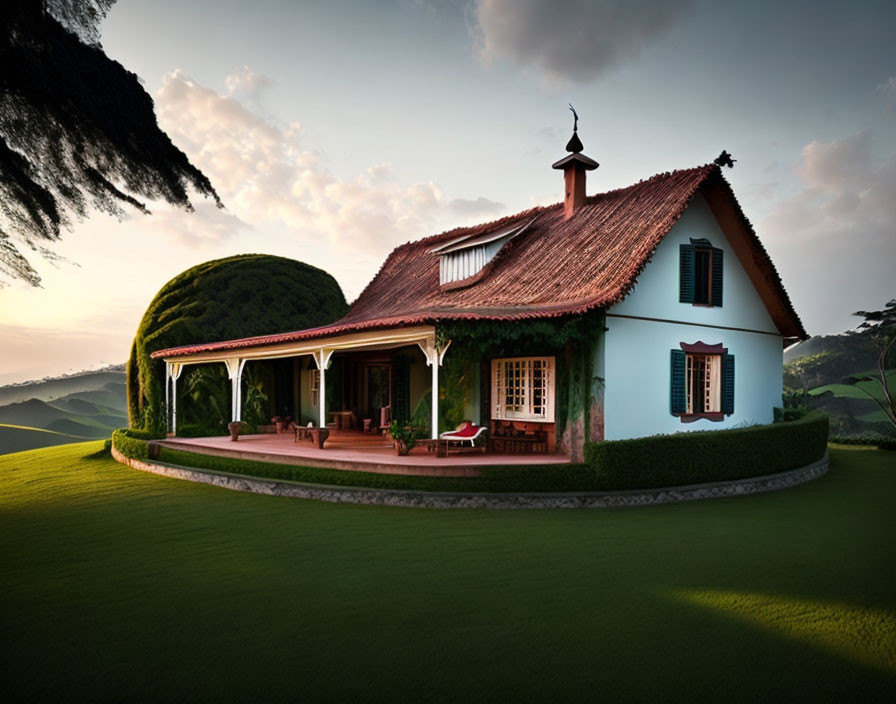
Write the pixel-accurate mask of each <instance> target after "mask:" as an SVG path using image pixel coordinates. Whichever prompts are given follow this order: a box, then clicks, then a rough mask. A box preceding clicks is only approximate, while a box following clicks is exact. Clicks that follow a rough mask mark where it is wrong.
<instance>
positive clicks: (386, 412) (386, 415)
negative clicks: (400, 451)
mask: <svg viewBox="0 0 896 704" xmlns="http://www.w3.org/2000/svg"><path fill="white" fill-rule="evenodd" d="M390 425H392V406H383V407H382V408H381V409H380V432H381V433H382V434H383V435H385V434H386V433H388V432H389V426H390Z"/></svg>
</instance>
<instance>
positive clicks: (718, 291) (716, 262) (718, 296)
mask: <svg viewBox="0 0 896 704" xmlns="http://www.w3.org/2000/svg"><path fill="white" fill-rule="evenodd" d="M710 300H711V303H712V304H713V305H714V306H721V305H722V250H721V249H715V248H713V250H712V297H711V299H710Z"/></svg>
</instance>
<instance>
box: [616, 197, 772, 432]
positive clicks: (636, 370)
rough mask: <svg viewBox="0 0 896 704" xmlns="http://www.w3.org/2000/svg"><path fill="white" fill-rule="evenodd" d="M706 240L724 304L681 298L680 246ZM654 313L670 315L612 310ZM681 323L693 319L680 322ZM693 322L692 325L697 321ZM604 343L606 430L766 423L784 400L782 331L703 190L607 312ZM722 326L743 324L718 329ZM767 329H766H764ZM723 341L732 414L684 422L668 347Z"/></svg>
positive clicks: (675, 347) (700, 427)
mask: <svg viewBox="0 0 896 704" xmlns="http://www.w3.org/2000/svg"><path fill="white" fill-rule="evenodd" d="M691 238H694V239H700V238H705V239H708V240H709V241H710V242H711V243H712V245H713V247H717V248H719V249H721V250H723V251H724V255H723V257H724V264H723V266H724V282H723V299H722V306H721V307H718V308H710V307H705V306H694V305H691V304H690V303H680V302H679V300H678V291H679V245H680V244H690V240H691ZM617 315H624V316H634V317H635V318H658V319H661V320H666V321H676V322H674V323H669V322H655V321H648V320H641V319H630V318H620V317H614V316H617ZM682 323H691V325H685V324H682ZM694 324H696V325H694ZM606 325H607V332H606V333H605V335H604V345H603V348H604V349H603V355H604V359H603V376H604V378H605V380H606V381H605V391H604V423H605V426H604V437H605V439H607V440H620V439H625V438H634V437H643V436H646V435H656V434H658V433H675V432H681V431H689V430H712V429H721V428H730V427H732V426H736V425H746V424H754V423H770V422H771V421H772V415H773V411H772V409H773V408H774V407H775V406H780V405H781V383H782V382H781V378H782V365H783V345H782V338H781V336H780V334H779V333H778V330H777V328H776V327H775V324H774V323H773V322H772V319H771V317H770V316H769V314H768V311H767V310H766V308H765V305H764V304H763V303H762V300H761V299H760V297H759V294H758V293H757V292H756V290H755V288H754V287H753V284H752V283H751V282H750V279H749V277H748V276H747V274H746V272H745V271H744V270H743V267H741V265H740V262H739V261H738V259H737V256H736V255H735V254H734V251H733V250H732V249H731V247H730V245H729V244H728V241H727V239H726V238H725V235H724V233H723V232H722V230H721V229H720V228H719V226H718V223H717V222H716V219H715V217H714V216H713V214H712V211H711V210H710V209H709V206H708V205H707V204H706V201H705V200H704V199H703V197H702V196H699V195H698V196H697V197H696V198H695V199H694V201H693V203H692V204H691V206H690V207H689V208H688V209H687V211H685V213H684V215H683V216H682V217H681V219H680V220H679V221H678V223H676V225H675V226H674V227H673V228H672V230H671V232H670V233H669V234H668V235H667V236H666V239H665V240H663V242H662V243H661V244H660V246H659V247H658V248H657V251H656V252H655V253H654V256H653V258H652V259H651V261H650V262H649V263H648V264H647V266H646V267H645V269H644V271H643V272H642V273H641V276H640V277H639V281H638V283H637V284H636V285H635V287H634V289H633V290H632V291H631V292H630V293H629V295H628V296H627V297H626V298H625V300H623V301H621V302H620V303H618V304H616V305H615V306H613V307H612V308H611V309H610V310H609V311H608V316H607V324H606ZM704 325H706V326H710V325H712V326H723V327H731V328H743V329H745V330H751V331H756V332H745V331H742V330H720V329H718V328H713V327H702V326H704ZM763 333H771V334H763ZM698 341H700V342H705V343H707V344H710V345H713V344H717V343H720V342H721V343H722V344H723V345H724V346H725V347H727V348H728V352H729V354H733V355H734V356H735V377H734V413H733V414H732V415H730V416H725V420H723V421H719V422H712V421H708V420H698V421H695V422H693V423H682V422H681V420H680V418H678V417H677V416H673V415H672V414H671V413H670V409H669V400H670V399H669V393H670V372H671V370H670V354H669V351H670V350H672V349H679V344H680V343H681V342H686V343H695V342H698Z"/></svg>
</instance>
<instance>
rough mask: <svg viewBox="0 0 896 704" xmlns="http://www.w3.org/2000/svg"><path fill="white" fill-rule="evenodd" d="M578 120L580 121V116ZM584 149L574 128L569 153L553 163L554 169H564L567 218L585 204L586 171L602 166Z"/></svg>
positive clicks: (564, 200)
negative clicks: (583, 150) (588, 155)
mask: <svg viewBox="0 0 896 704" xmlns="http://www.w3.org/2000/svg"><path fill="white" fill-rule="evenodd" d="M576 120H577V121H578V117H577V118H576ZM582 149H584V147H583V146H582V140H580V139H579V134H578V131H577V130H576V129H573V131H572V137H571V138H570V140H569V142H568V143H567V144H566V151H568V152H569V154H568V155H567V156H565V157H563V158H562V159H560V161H556V162H554V164H553V165H552V168H554V169H563V181H564V184H565V185H566V189H565V193H566V195H565V196H564V198H563V211H564V213H565V215H566V219H567V220H569V218H571V217H572V215H573V213H575V211H576V210H578V209H579V208H581V207H582V206H583V205H584V204H585V172H586V171H593V170H594V169H596V168H597V167H598V166H600V164H598V163H597V162H596V161H595V160H594V159H592V158H590V157H587V156H585V155H584V154H582Z"/></svg>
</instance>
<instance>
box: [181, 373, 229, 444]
mask: <svg viewBox="0 0 896 704" xmlns="http://www.w3.org/2000/svg"><path fill="white" fill-rule="evenodd" d="M184 392H185V394H186V396H187V398H188V399H189V411H190V416H191V417H192V420H193V421H194V422H196V423H198V424H199V425H202V426H205V427H208V428H221V427H223V426H225V425H227V422H228V421H229V420H230V417H229V416H230V398H229V383H228V381H227V371H226V370H225V369H224V367H223V366H221V365H218V364H215V365H207V366H205V365H204V366H200V367H197V368H196V369H193V370H191V371H190V373H189V375H188V376H187V378H186V381H185V383H184Z"/></svg>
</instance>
